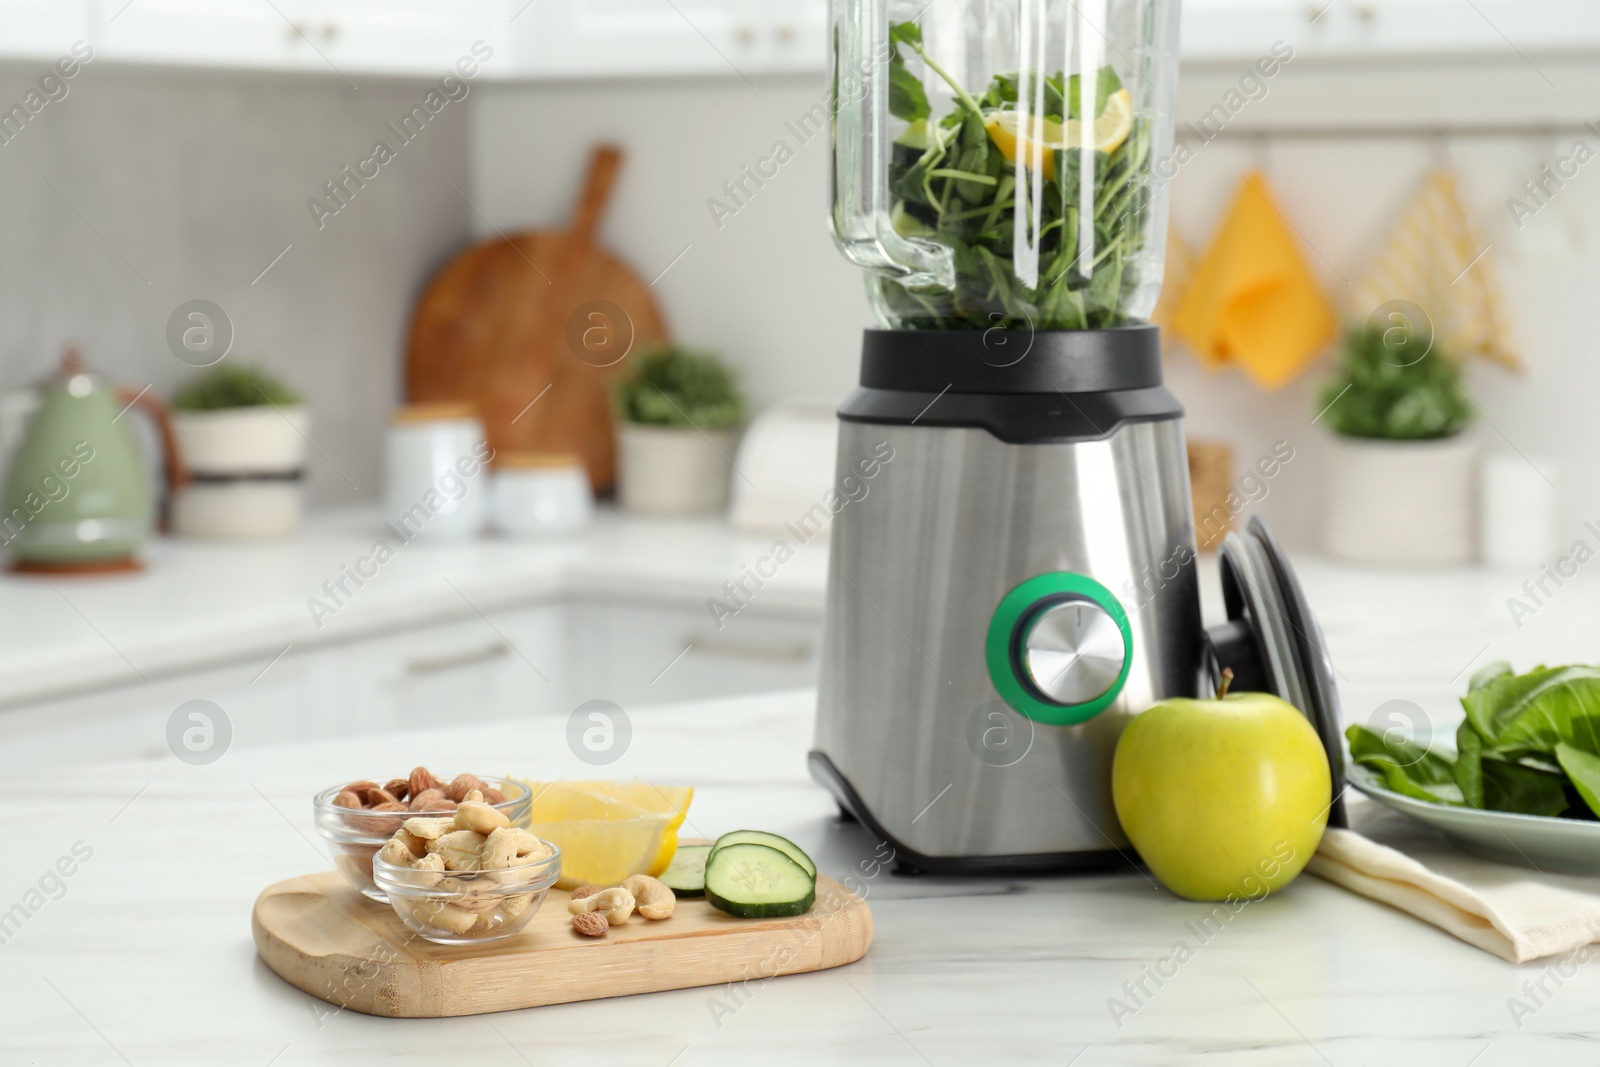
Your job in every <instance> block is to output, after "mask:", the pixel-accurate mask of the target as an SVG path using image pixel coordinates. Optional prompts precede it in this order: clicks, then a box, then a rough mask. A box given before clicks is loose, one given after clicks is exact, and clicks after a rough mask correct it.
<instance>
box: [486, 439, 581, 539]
mask: <svg viewBox="0 0 1600 1067" xmlns="http://www.w3.org/2000/svg"><path fill="white" fill-rule="evenodd" d="M491 510H492V512H493V516H494V526H495V529H496V530H498V531H500V532H501V533H503V534H506V535H507V536H510V537H539V536H544V535H547V534H561V533H568V532H571V531H573V530H579V529H582V528H583V527H585V526H587V525H588V524H589V519H590V516H592V515H593V513H594V491H593V489H592V488H591V487H590V485H589V475H588V473H587V472H585V470H584V469H583V463H582V461H581V460H580V459H579V458H578V457H577V456H573V455H563V454H556V453H545V452H507V453H505V454H504V455H501V456H499V457H497V458H496V466H495V474H494V501H493V506H492V509H491Z"/></svg>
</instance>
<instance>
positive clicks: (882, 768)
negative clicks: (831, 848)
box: [812, 417, 1202, 870]
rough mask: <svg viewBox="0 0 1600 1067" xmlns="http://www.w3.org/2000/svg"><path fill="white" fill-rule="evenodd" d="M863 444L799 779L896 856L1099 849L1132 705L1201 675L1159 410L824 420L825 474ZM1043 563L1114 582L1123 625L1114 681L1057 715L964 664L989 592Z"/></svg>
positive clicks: (1077, 858) (1176, 447) (1076, 856)
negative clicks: (1016, 435)
mask: <svg viewBox="0 0 1600 1067" xmlns="http://www.w3.org/2000/svg"><path fill="white" fill-rule="evenodd" d="M885 447H887V448H889V449H892V450H893V458H892V459H891V460H889V461H888V462H886V463H885V464H884V465H883V469H882V471H881V472H880V473H878V475H877V477H876V478H875V479H874V480H873V481H872V483H871V484H870V491H869V493H868V495H867V496H866V497H864V498H863V499H861V500H859V501H857V502H854V503H852V504H850V505H849V506H848V507H847V508H846V509H845V510H844V511H843V512H842V513H841V514H840V515H839V517H838V518H837V519H836V520H835V524H834V528H833V547H832V550H831V562H830V576H829V599H828V614H827V626H826V633H825V636H824V651H823V667H822V680H821V688H820V696H819V704H818V721H817V735H816V749H817V752H816V754H814V755H813V757H812V768H813V773H814V774H816V775H817V776H818V777H819V780H821V781H822V782H823V784H824V785H827V786H829V788H830V789H832V790H833V791H834V792H835V795H836V796H838V798H839V800H840V802H841V804H843V805H844V806H845V807H847V808H849V809H850V810H851V811H852V812H854V813H855V814H856V815H857V816H858V817H859V818H861V820H862V822H863V823H865V824H867V825H868V826H869V827H871V828H873V829H874V832H876V833H879V834H880V835H881V836H883V837H885V838H886V839H888V840H890V841H891V843H893V844H894V845H895V847H896V848H897V849H900V850H902V851H903V852H904V854H906V855H907V856H914V857H916V858H915V859H912V860H910V862H911V863H913V864H914V865H916V866H920V867H925V868H928V869H936V870H937V869H950V870H954V869H972V868H974V867H981V868H985V869H995V868H998V867H1005V866H1014V867H1027V868H1038V867H1081V866H1084V865H1085V864H1088V865H1103V864H1104V863H1105V862H1106V860H1107V859H1111V860H1116V858H1117V850H1119V849H1122V848H1125V847H1127V841H1126V839H1125V838H1124V837H1123V835H1122V832H1121V829H1120V827H1119V825H1118V823H1117V818H1116V813H1115V811H1114V810H1113V807H1112V803H1111V793H1110V773H1109V770H1110V765H1111V755H1112V752H1113V750H1114V748H1115V746H1116V742H1117V738H1118V737H1119V736H1120V735H1121V732H1122V728H1123V726H1124V725H1125V724H1126V722H1127V720H1128V718H1129V717H1130V716H1131V715H1133V714H1135V713H1136V712H1138V711H1140V710H1143V709H1144V708H1146V707H1148V706H1149V705H1150V704H1152V703H1154V702H1156V701H1158V700H1160V699H1162V698H1164V697H1168V696H1178V695H1184V696H1189V695H1193V694H1194V693H1195V692H1196V690H1197V688H1198V685H1199V680H1200V675H1201V655H1202V631H1201V626H1200V612H1199V596H1198V590H1197V583H1196V578H1195V566H1194V548H1193V544H1194V541H1193V533H1192V526H1191V523H1192V519H1191V514H1190V507H1189V480H1188V466H1187V458H1186V454H1185V450H1184V440H1183V430H1182V424H1181V422H1180V421H1179V420H1178V419H1176V418H1170V417H1169V418H1164V419H1160V420H1157V421H1134V422H1129V423H1126V424H1124V425H1122V426H1121V427H1120V428H1119V429H1117V430H1116V431H1115V432H1114V433H1111V434H1110V435H1109V436H1108V437H1105V438H1104V439H1100V440H1086V441H1070V442H1059V443H1041V444H1020V445H1019V444H1011V443H1008V442H1005V441H1002V440H1001V439H1000V438H998V437H997V436H995V435H994V434H992V433H990V432H989V431H987V430H984V429H975V428H965V427H951V426H927V425H885V424H881V423H875V422H870V421H845V422H841V424H840V431H839V459H838V473H839V477H840V479H841V480H843V479H844V478H846V477H847V476H851V475H852V474H853V473H854V472H855V471H856V469H857V465H858V463H859V462H860V461H861V460H862V459H863V458H867V457H871V456H874V455H879V456H881V455H882V454H883V451H884V449H885ZM1058 573H1070V574H1074V575H1083V576H1088V577H1089V578H1091V579H1093V580H1094V582H1097V583H1099V584H1100V585H1101V586H1104V587H1105V588H1106V589H1108V590H1110V591H1111V592H1112V593H1114V594H1115V596H1116V598H1117V599H1118V600H1119V601H1120V602H1121V605H1122V607H1123V608H1124V609H1125V610H1126V613H1127V622H1128V624H1129V628H1130V631H1131V636H1132V642H1131V656H1130V658H1129V664H1128V670H1127V677H1126V681H1125V682H1124V684H1123V685H1122V688H1121V691H1120V693H1119V694H1118V695H1117V696H1116V698H1115V700H1114V701H1113V702H1112V703H1111V704H1110V706H1109V707H1107V708H1106V709H1105V710H1103V711H1101V712H1099V713H1098V714H1096V715H1094V716H1093V717H1092V718H1089V719H1088V721H1086V722H1082V723H1079V724H1076V725H1052V724H1050V723H1047V722H1043V721H1036V720H1034V719H1032V718H1027V717H1025V716H1023V715H1020V714H1018V713H1017V712H1016V711H1015V710H1013V709H1012V708H1011V707H1010V706H1008V704H1007V703H1006V702H1005V701H1004V700H1002V699H1001V698H1000V694H999V692H998V691H997V689H996V687H995V685H994V683H993V681H992V680H991V674H990V669H989V666H988V664H987V663H986V659H985V652H986V644H987V642H988V639H989V627H990V623H991V618H992V616H993V615H994V613H995V610H996V608H997V606H998V605H999V604H1000V602H1001V601H1002V599H1003V598H1005V597H1006V595H1007V594H1008V593H1009V592H1011V591H1012V590H1013V589H1015V588H1016V587H1018V586H1019V585H1020V584H1022V583H1023V582H1025V581H1027V580H1028V579H1031V578H1035V577H1036V576H1039V575H1047V574H1058ZM1096 854H1099V855H1096ZM1108 854H1109V855H1108Z"/></svg>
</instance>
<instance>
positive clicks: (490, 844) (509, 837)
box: [481, 808, 550, 871]
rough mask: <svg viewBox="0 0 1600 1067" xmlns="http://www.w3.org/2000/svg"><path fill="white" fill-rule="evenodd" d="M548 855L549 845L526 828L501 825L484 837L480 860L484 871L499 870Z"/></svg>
mask: <svg viewBox="0 0 1600 1067" xmlns="http://www.w3.org/2000/svg"><path fill="white" fill-rule="evenodd" d="M490 810H491V811H493V810H494V809H492V808H491V809H490ZM549 855H550V847H549V846H548V845H546V844H545V843H544V842H543V841H541V840H539V839H538V838H537V837H534V836H533V834H531V833H529V832H528V831H527V830H524V829H522V828H521V827H520V826H502V827H500V828H499V829H497V830H494V831H491V832H490V834H489V836H488V837H487V838H485V839H484V842H483V855H482V859H481V862H482V864H483V869H484V870H486V871H500V870H504V869H506V868H507V867H515V866H517V865H518V864H520V863H536V862H538V861H539V860H542V859H545V858H547V857H548V856H549Z"/></svg>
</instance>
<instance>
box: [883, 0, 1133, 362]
mask: <svg viewBox="0 0 1600 1067" xmlns="http://www.w3.org/2000/svg"><path fill="white" fill-rule="evenodd" d="M889 36H890V41H891V44H892V46H893V54H892V56H891V58H890V64H889V110H890V112H891V113H892V114H893V115H894V116H895V117H896V118H899V119H902V120H904V121H906V122H907V123H909V124H910V125H909V127H908V128H907V130H906V131H905V133H903V134H902V135H901V136H900V138H899V139H898V140H896V141H895V144H894V147H893V149H892V153H891V156H890V160H889V188H890V191H891V192H892V193H893V195H894V197H895V206H894V214H893V222H894V225H895V228H896V230H897V231H898V232H899V233H900V234H901V235H902V236H905V237H909V238H917V239H921V240H926V241H931V242H934V243H937V244H940V245H943V246H945V247H947V248H949V249H950V251H951V254H952V257H953V261H954V268H955V287H954V289H953V290H951V289H944V288H939V287H931V288H908V287H906V286H904V285H901V284H900V283H899V282H896V281H894V280H891V279H885V278H879V279H877V281H876V284H877V285H878V296H879V299H880V301H881V302H882V304H883V305H884V307H885V310H887V311H888V312H889V314H891V315H892V316H893V318H894V319H895V320H897V321H898V323H899V324H900V325H901V326H902V327H909V328H913V329H943V330H950V329H990V328H993V327H997V326H998V327H1001V328H1006V329H1027V328H1030V327H1031V328H1037V329H1050V330H1085V329H1101V328H1104V327H1109V326H1120V325H1124V324H1126V323H1127V322H1129V321H1132V320H1131V319H1130V318H1129V317H1128V316H1127V315H1125V314H1124V312H1123V310H1122V308H1123V303H1124V300H1125V298H1126V297H1127V296H1128V295H1129V294H1131V293H1132V291H1133V290H1134V289H1135V288H1136V287H1137V285H1138V283H1139V281H1140V279H1139V278H1138V277H1136V273H1137V272H1136V269H1135V267H1134V262H1133V261H1134V257H1135V255H1136V254H1137V253H1138V252H1139V250H1140V249H1141V248H1142V247H1143V245H1144V241H1145V230H1146V225H1147V222H1148V218H1147V215H1148V211H1149V206H1150V200H1149V197H1148V196H1147V195H1145V192H1146V190H1147V189H1148V187H1149V171H1148V163H1149V156H1150V130H1149V124H1148V121H1147V120H1146V119H1144V118H1143V117H1133V118H1132V119H1131V125H1130V126H1129V128H1128V132H1127V134H1126V136H1124V137H1121V139H1120V141H1119V142H1118V143H1116V144H1115V145H1114V146H1111V145H1108V147H1110V148H1111V150H1110V152H1109V153H1108V152H1104V151H1099V150H1087V151H1086V150H1085V149H1084V148H1083V147H1081V146H1076V147H1074V146H1072V145H1073V143H1074V142H1076V141H1077V140H1078V139H1079V138H1078V137H1076V136H1074V137H1069V138H1062V137H1060V136H1059V131H1061V130H1063V129H1068V128H1070V127H1069V124H1072V125H1073V126H1076V125H1077V124H1078V123H1079V122H1083V121H1087V122H1089V123H1091V124H1093V123H1095V120H1096V119H1099V118H1100V117H1101V116H1103V115H1104V114H1105V113H1106V110H1107V107H1108V105H1111V106H1115V107H1119V108H1125V107H1126V106H1127V95H1126V93H1124V92H1123V91H1122V82H1121V79H1119V78H1118V77H1117V74H1116V72H1115V71H1114V70H1112V69H1111V68H1110V67H1102V68H1100V69H1099V70H1098V71H1097V72H1096V73H1095V74H1094V75H1093V77H1092V79H1091V80H1092V81H1093V84H1094V90H1093V91H1094V100H1093V106H1092V108H1091V109H1085V108H1084V107H1083V99H1082V98H1083V95H1084V94H1083V89H1082V85H1081V82H1082V79H1081V77H1080V76H1079V75H1076V74H1074V75H1072V76H1070V77H1067V76H1065V75H1063V74H1062V73H1061V72H1059V71H1058V72H1057V73H1055V74H1052V75H1050V76H1048V77H1044V78H1043V79H1042V84H1041V83H1040V82H1039V81H1036V79H1038V78H1039V75H1038V73H1037V72H1035V71H1023V72H1016V73H1009V74H999V75H996V76H995V77H994V78H993V79H992V80H991V81H990V83H989V86H988V88H987V90H986V91H985V92H984V93H983V94H982V95H981V96H978V97H974V96H972V95H971V94H970V93H968V92H967V90H966V89H964V88H963V87H962V86H961V85H960V84H959V83H957V82H956V80H955V79H954V78H952V77H951V76H950V75H949V73H947V72H946V71H945V70H944V68H943V67H941V66H940V65H939V64H938V63H937V61H935V60H934V59H933V58H932V57H930V56H929V55H928V54H927V53H926V52H925V51H924V49H923V44H922V31H921V29H920V28H919V27H918V26H917V25H916V24H915V23H912V22H901V23H896V24H895V25H893V26H891V27H890V31H889ZM906 50H909V51H910V52H913V53H915V54H916V55H917V56H920V57H921V58H922V60H923V62H924V63H925V64H926V65H927V68H928V69H929V70H930V71H932V72H934V73H935V74H936V75H938V76H939V77H940V78H942V79H943V80H944V81H945V82H946V83H948V84H949V86H950V88H951V90H952V92H953V93H954V95H955V103H954V107H953V108H952V110H951V111H950V112H949V114H947V115H945V116H943V117H942V118H940V119H939V120H938V121H937V122H935V121H933V118H932V109H931V106H930V104H929V101H928V96H927V93H926V92H925V91H924V89H923V85H922V83H921V81H920V80H919V79H918V78H917V76H916V75H914V74H912V73H911V71H910V70H908V69H907V67H906V55H905V52H906ZM1019 96H1020V97H1021V98H1022V99H1024V100H1027V101H1034V102H1037V101H1039V100H1041V99H1042V101H1043V107H1042V109H1041V108H1038V107H1037V106H1035V107H1034V108H1033V109H1032V110H1036V111H1039V112H1040V114H1038V115H1036V116H1029V117H1028V123H1029V124H1030V125H1029V126H1028V127H1024V128H1022V129H1020V131H1019V123H1020V119H1021V118H1022V116H1020V115H1019V114H1018V112H1017V101H1018V98H1019ZM1085 110H1089V112H1090V117H1089V118H1088V119H1087V120H1085V119H1084V118H1083V114H1084V112H1085ZM1024 140H1027V141H1028V143H1026V144H1024V143H1023V141H1024ZM1002 145H1007V146H1008V147H1006V148H1005V149H1002ZM1008 153H1009V154H1010V155H1011V156H1012V158H1011V159H1008V158H1007V155H1008ZM1017 156H1021V157H1022V158H1023V160H1024V162H1025V163H1028V164H1030V165H1032V164H1034V163H1039V164H1041V165H1040V166H1039V170H1040V171H1041V172H1042V173H1041V175H1040V177H1041V178H1042V181H1041V182H1040V186H1041V189H1040V193H1039V200H1038V202H1037V203H1036V204H1032V205H1030V204H1029V203H1028V200H1029V198H1030V197H1031V196H1033V195H1034V194H1033V189H1032V188H1031V183H1030V182H1027V181H1025V182H1024V183H1023V184H1021V185H1018V183H1017V180H1016V164H1015V162H1014V160H1015V158H1016V157H1017ZM1091 168H1092V169H1091ZM1084 174H1088V175H1092V178H1091V181H1092V186H1091V188H1092V208H1091V210H1090V211H1088V212H1087V213H1085V212H1084V211H1083V203H1082V201H1081V199H1080V197H1081V195H1082V190H1081V189H1080V175H1084ZM1018 225H1024V226H1026V225H1036V226H1037V227H1038V233H1037V234H1036V235H1030V236H1031V237H1032V242H1031V243H1032V244H1034V245H1035V247H1037V249H1038V281H1037V284H1036V285H1029V284H1026V283H1025V282H1024V281H1023V280H1022V279H1021V278H1019V277H1018V276H1017V272H1016V270H1015V265H1014V262H1013V259H1012V255H1013V240H1014V236H1015V233H1014V228H1015V227H1016V226H1018ZM1086 227H1087V228H1092V233H1093V239H1092V241H1090V240H1087V239H1086V238H1087V237H1088V234H1085V233H1083V232H1082V231H1083V228H1086ZM1086 253H1087V254H1086ZM1085 260H1087V262H1085Z"/></svg>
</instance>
